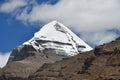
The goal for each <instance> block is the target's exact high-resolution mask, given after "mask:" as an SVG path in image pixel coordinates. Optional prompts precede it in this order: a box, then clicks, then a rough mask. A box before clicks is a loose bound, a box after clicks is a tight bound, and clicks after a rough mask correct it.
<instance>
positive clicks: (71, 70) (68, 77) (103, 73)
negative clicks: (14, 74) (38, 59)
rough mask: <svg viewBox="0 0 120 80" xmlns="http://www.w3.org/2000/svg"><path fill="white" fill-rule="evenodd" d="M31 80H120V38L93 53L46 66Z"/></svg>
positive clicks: (86, 53) (30, 77) (97, 48)
mask: <svg viewBox="0 0 120 80" xmlns="http://www.w3.org/2000/svg"><path fill="white" fill-rule="evenodd" d="M29 80H120V38H118V39H116V40H115V41H112V42H111V43H108V44H104V45H101V46H98V47H96V48H95V49H94V50H93V51H89V52H85V53H84V54H79V55H77V56H74V57H71V58H68V59H64V60H62V61H58V62H56V63H52V64H44V65H43V66H42V67H40V68H39V69H38V70H37V71H36V72H35V73H34V74H32V75H30V76H29Z"/></svg>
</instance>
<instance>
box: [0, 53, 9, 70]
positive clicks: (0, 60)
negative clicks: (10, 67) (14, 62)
mask: <svg viewBox="0 0 120 80" xmlns="http://www.w3.org/2000/svg"><path fill="white" fill-rule="evenodd" d="M9 56H10V52H7V53H4V54H3V53H1V52H0V67H1V68H2V67H4V66H5V65H6V63H7V61H8V58H9Z"/></svg>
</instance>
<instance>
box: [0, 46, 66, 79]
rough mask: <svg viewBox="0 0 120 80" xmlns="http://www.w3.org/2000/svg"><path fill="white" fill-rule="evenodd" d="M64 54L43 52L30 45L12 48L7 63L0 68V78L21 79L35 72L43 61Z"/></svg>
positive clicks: (46, 61)
mask: <svg viewBox="0 0 120 80" xmlns="http://www.w3.org/2000/svg"><path fill="white" fill-rule="evenodd" d="M65 57H66V56H59V55H56V54H52V53H50V54H44V53H40V52H38V51H36V50H35V49H34V48H33V47H32V46H30V45H22V46H19V47H17V48H16V49H14V50H13V52H12V54H11V55H10V58H9V61H8V64H7V65H6V66H5V67H4V68H3V69H2V71H1V70H0V73H1V75H0V80H23V79H26V78H27V77H28V76H29V75H30V74H32V73H34V72H36V71H37V70H38V69H39V68H40V67H41V66H42V65H43V64H44V63H53V62H56V61H59V60H62V58H65Z"/></svg>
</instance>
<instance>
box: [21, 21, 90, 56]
mask: <svg viewBox="0 0 120 80" xmlns="http://www.w3.org/2000/svg"><path fill="white" fill-rule="evenodd" d="M23 45H32V46H33V47H34V48H35V49H36V50H38V51H41V52H46V51H45V50H51V52H52V53H55V54H59V55H67V56H74V55H76V54H78V53H80V52H84V51H89V50H92V48H91V47H90V46H89V45H87V44H86V43H85V42H84V41H83V40H81V39H80V38H79V37H78V36H77V35H75V34H74V33H73V32H72V31H71V30H70V29H68V28H67V27H66V26H64V25H63V24H61V23H60V22H58V21H52V22H50V23H48V24H46V25H45V26H43V27H42V28H41V29H40V30H39V31H38V32H36V33H35V34H34V37H33V38H32V39H30V40H29V41H27V42H25V43H24V44H23Z"/></svg>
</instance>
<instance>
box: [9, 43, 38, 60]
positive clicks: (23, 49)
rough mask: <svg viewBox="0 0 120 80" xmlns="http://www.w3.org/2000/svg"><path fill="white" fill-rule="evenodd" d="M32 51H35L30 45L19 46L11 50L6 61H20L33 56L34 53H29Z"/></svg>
mask: <svg viewBox="0 0 120 80" xmlns="http://www.w3.org/2000/svg"><path fill="white" fill-rule="evenodd" d="M33 51H34V52H35V51H36V50H35V49H34V48H33V46H31V45H22V46H19V47H17V48H15V49H14V50H13V51H12V54H11V55H10V58H9V60H8V62H12V61H20V60H23V59H25V58H26V57H28V56H35V54H34V53H31V52H33Z"/></svg>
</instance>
